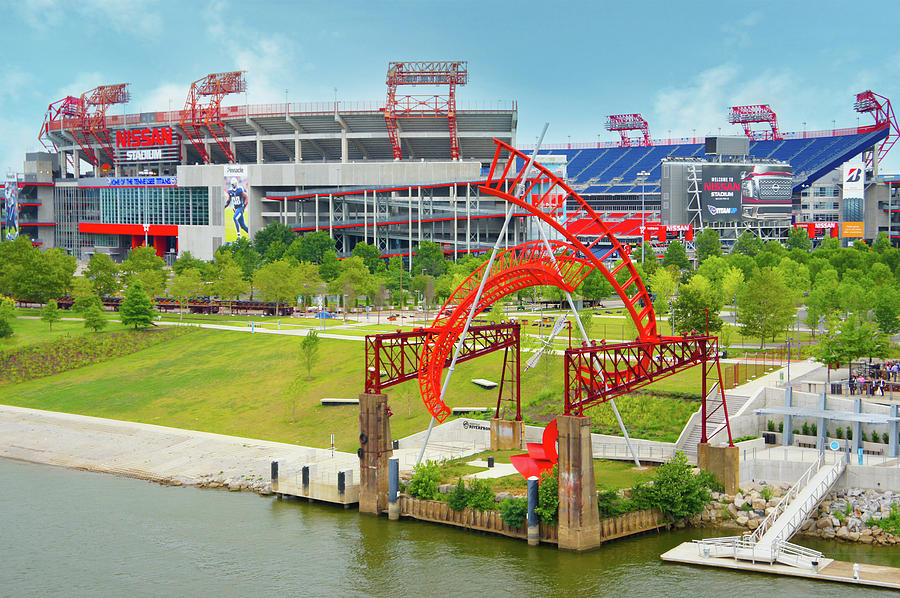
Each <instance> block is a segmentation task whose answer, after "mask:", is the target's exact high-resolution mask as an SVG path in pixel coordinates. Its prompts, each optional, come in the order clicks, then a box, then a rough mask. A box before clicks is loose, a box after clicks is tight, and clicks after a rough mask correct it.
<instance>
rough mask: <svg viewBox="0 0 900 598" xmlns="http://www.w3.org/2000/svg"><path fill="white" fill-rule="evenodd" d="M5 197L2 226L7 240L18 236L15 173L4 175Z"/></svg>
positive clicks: (17, 194) (16, 181) (17, 185)
mask: <svg viewBox="0 0 900 598" xmlns="http://www.w3.org/2000/svg"><path fill="white" fill-rule="evenodd" d="M4 195H5V199H4V202H3V228H4V231H3V232H4V237H5V238H6V240H7V241H14V240H15V239H16V237H18V236H19V184H18V179H17V177H16V175H14V174H11V175H8V176H7V177H6V188H5V190H4Z"/></svg>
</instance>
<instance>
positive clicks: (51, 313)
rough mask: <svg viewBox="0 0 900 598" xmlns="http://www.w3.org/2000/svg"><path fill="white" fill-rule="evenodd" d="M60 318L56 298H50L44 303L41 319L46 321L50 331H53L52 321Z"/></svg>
mask: <svg viewBox="0 0 900 598" xmlns="http://www.w3.org/2000/svg"><path fill="white" fill-rule="evenodd" d="M61 319H62V314H61V313H59V308H58V307H57V305H56V299H51V300H50V301H48V302H47V304H46V305H44V308H43V309H42V310H41V320H43V321H44V322H47V324H49V325H50V331H51V332H53V322H59V321H60V320H61Z"/></svg>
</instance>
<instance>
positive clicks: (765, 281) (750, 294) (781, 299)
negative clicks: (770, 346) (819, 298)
mask: <svg viewBox="0 0 900 598" xmlns="http://www.w3.org/2000/svg"><path fill="white" fill-rule="evenodd" d="M737 307H738V314H737V321H738V324H740V326H741V330H742V332H743V333H744V334H746V335H747V336H751V337H755V338H759V345H760V348H762V347H763V346H764V344H765V340H766V339H767V338H772V339H773V340H774V337H775V335H776V334H777V333H778V332H780V331H782V330H784V329H785V328H787V326H788V325H789V324H790V323H791V320H792V319H793V318H794V314H795V313H796V309H795V306H794V295H793V293H792V292H791V290H790V289H789V288H788V287H787V285H786V284H785V283H784V278H783V277H782V275H781V272H780V271H778V270H777V269H776V268H763V269H762V270H760V271H759V273H758V274H757V275H756V276H754V277H753V278H752V279H751V280H750V282H749V283H748V284H747V285H745V286H744V287H743V288H741V290H740V291H738V294H737Z"/></svg>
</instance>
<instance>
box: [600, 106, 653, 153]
mask: <svg viewBox="0 0 900 598" xmlns="http://www.w3.org/2000/svg"><path fill="white" fill-rule="evenodd" d="M606 130H607V131H618V132H619V134H620V135H621V136H622V141H620V142H619V147H631V146H633V145H638V146H651V145H653V140H652V139H650V126H649V125H648V124H647V121H646V120H644V117H643V116H641V115H640V114H612V115H610V116H607V117H606ZM628 131H640V132H641V133H642V136H641V137H629V136H628Z"/></svg>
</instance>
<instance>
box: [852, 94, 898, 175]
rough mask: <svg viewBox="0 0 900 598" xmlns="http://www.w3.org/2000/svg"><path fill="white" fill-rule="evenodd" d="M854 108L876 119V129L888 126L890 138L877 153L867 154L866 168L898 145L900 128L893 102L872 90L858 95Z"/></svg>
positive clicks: (887, 138) (882, 143)
mask: <svg viewBox="0 0 900 598" xmlns="http://www.w3.org/2000/svg"><path fill="white" fill-rule="evenodd" d="M853 108H854V109H855V110H856V111H857V112H859V113H860V114H864V113H866V112H868V113H869V114H871V115H872V117H873V118H874V119H875V128H879V127H882V126H884V125H885V124H887V125H888V127H889V129H888V136H887V137H886V138H885V140H884V141H882V142H881V146H880V147H879V148H878V150H877V151H876V152H867V153H868V154H869V155H868V156H867V158H866V166H871V165H872V162H873V161H874V160H875V158H876V155H875V154H877V158H878V163H879V164H880V163H881V160H882V159H884V157H885V155H887V153H888V152H889V151H890V150H891V148H892V147H894V144H895V143H897V139H898V138H900V127H898V126H897V117H896V116H894V108H893V107H892V106H891V101H890V100H889V99H887V98H886V97H884V96H881V95H878V94H877V93H874V92H873V91H871V90H867V91H864V92H862V93H858V94H856V102H855V103H854V104H853Z"/></svg>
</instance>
